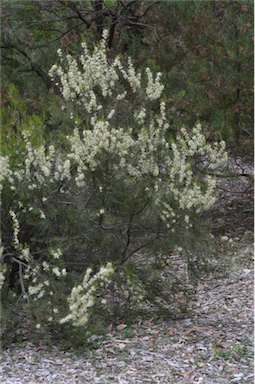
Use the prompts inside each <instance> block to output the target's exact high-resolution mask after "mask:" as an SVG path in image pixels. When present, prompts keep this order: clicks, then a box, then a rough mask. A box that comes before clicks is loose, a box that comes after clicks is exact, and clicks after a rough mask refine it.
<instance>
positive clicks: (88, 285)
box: [0, 35, 226, 329]
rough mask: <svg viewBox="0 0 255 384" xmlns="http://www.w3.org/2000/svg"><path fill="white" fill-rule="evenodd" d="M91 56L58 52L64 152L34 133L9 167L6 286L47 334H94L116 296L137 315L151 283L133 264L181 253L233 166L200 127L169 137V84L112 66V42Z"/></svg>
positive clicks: (8, 157) (5, 167) (5, 165)
mask: <svg viewBox="0 0 255 384" xmlns="http://www.w3.org/2000/svg"><path fill="white" fill-rule="evenodd" d="M82 48H83V54H82V55H81V56H79V57H78V58H74V57H71V56H70V55H65V54H64V53H63V52H62V51H61V50H59V51H58V55H59V63H58V64H55V65H54V66H53V67H52V68H51V70H50V76H51V78H52V80H53V81H54V82H55V84H56V86H58V87H59V88H60V90H61V92H62V95H63V106H62V109H63V110H65V111H68V114H69V117H70V126H74V128H73V131H72V132H71V133H70V134H69V136H67V137H66V142H65V145H64V146H63V147H61V148H62V149H61V148H59V147H58V148H57V147H55V146H54V145H53V143H50V144H49V143H47V145H46V144H45V143H43V144H42V142H41V141H42V140H43V137H41V138H40V140H38V141H36V140H34V139H33V140H32V138H33V137H34V132H33V127H32V126H31V127H30V130H23V131H22V133H21V140H22V145H20V148H19V153H18V156H17V153H13V152H12V151H11V150H10V151H9V152H8V151H7V153H6V154H5V155H4V156H1V158H0V161H1V167H0V168H1V174H0V181H1V190H2V212H3V214H2V217H3V219H4V224H3V228H2V246H1V260H2V272H1V274H0V283H1V286H2V289H3V290H8V289H16V291H17V292H18V293H19V294H20V293H21V295H22V296H23V298H24V299H25V300H26V302H27V304H28V306H29V307H30V308H31V311H32V312H33V313H34V316H35V317H34V318H35V319H36V321H37V322H38V324H37V328H38V329H39V328H40V324H42V323H43V324H47V323H48V324H55V325H56V326H58V327H59V326H60V327H67V326H71V327H72V326H74V327H81V326H82V327H84V326H87V325H88V324H89V322H90V321H91V319H93V314H94V312H95V311H96V310H97V309H98V308H102V307H104V308H107V311H108V312H109V308H110V306H109V300H110V297H111V295H110V294H109V291H110V290H111V289H114V290H115V292H114V294H115V296H116V294H118V291H119V292H120V295H122V297H124V298H126V299H127V300H128V301H129V303H130V305H131V306H134V301H136V300H132V296H133V298H134V297H137V301H138V302H139V301H140V300H142V298H143V297H144V295H145V294H146V293H145V291H144V287H145V286H146V284H145V285H144V287H143V281H144V282H145V278H146V275H145V274H143V276H142V275H141V276H140V275H139V273H136V271H135V269H134V268H132V266H130V264H129V263H131V260H132V259H134V258H136V257H138V256H139V255H141V254H143V255H144V257H148V260H149V256H150V255H151V254H152V253H153V252H155V253H157V255H160V257H162V258H167V256H168V255H169V253H170V251H171V247H174V246H177V245H178V244H181V243H182V242H183V239H184V238H185V236H187V233H189V232H190V231H191V230H192V226H193V225H194V224H195V223H196V220H197V218H198V217H199V215H200V213H201V212H204V211H205V210H208V209H209V208H210V207H211V206H212V204H213V203H214V202H215V199H216V195H215V187H216V178H215V176H214V171H215V170H216V169H217V168H218V167H219V166H220V165H221V163H222V162H224V161H225V160H226V152H225V144H224V142H220V143H217V142H215V143H214V144H208V143H207V142H206V139H205V137H204V135H203V134H202V129H201V126H200V125H199V124H197V125H196V126H195V127H194V128H193V129H191V130H186V129H185V128H182V129H180V131H179V133H178V135H177V136H176V137H175V138H174V137H171V135H170V134H169V124H168V122H167V118H166V102H165V101H164V97H163V90H164V85H163V84H162V82H161V74H160V73H157V74H156V75H153V74H152V72H151V71H150V69H149V68H145V70H144V71H143V72H137V71H136V69H135V68H134V66H133V63H132V60H131V59H128V61H127V63H123V62H122V61H121V60H120V58H118V57H117V58H115V59H114V60H113V59H112V60H109V59H108V57H107V49H106V35H104V38H103V40H102V41H101V43H100V44H99V45H98V46H96V47H95V48H94V50H93V51H90V50H89V49H88V47H87V45H86V43H83V44H82ZM35 129H37V127H36V126H35ZM14 266H16V269H17V273H16V276H17V279H16V280H15V281H13V276H12V272H13V270H12V269H13V267H14ZM148 276H149V275H148ZM149 278H150V277H149ZM151 278H152V277H151ZM117 282H119V284H117ZM116 284H117V285H118V286H116ZM132 284H134V285H135V286H136V287H133V288H132ZM10 286H11V288H10ZM148 286H149V284H148ZM42 303H43V305H42ZM42 308H43V310H42ZM107 311H106V312H107Z"/></svg>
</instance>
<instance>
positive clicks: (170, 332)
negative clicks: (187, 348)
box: [168, 328, 174, 336]
mask: <svg viewBox="0 0 255 384" xmlns="http://www.w3.org/2000/svg"><path fill="white" fill-rule="evenodd" d="M168 333H169V335H170V336H174V329H173V328H169V331H168Z"/></svg>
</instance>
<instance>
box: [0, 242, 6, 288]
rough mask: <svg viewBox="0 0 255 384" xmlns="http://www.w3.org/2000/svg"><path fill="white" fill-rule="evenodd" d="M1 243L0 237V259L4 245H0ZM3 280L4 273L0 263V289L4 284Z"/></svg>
mask: <svg viewBox="0 0 255 384" xmlns="http://www.w3.org/2000/svg"><path fill="white" fill-rule="evenodd" d="M1 243H2V241H1V239H0V260H1V259H2V255H3V252H4V247H3V246H2V245H1ZM4 281H5V275H4V271H3V270H2V268H1V264H0V291H1V289H2V286H3V285H4Z"/></svg>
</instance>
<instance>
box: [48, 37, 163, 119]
mask: <svg viewBox="0 0 255 384" xmlns="http://www.w3.org/2000/svg"><path fill="white" fill-rule="evenodd" d="M106 38H107V31H105V32H104V37H103V39H102V41H101V43H100V44H99V45H98V46H97V47H95V49H94V51H93V52H90V51H89V49H88V47H87V44H86V43H82V48H83V54H82V55H81V56H79V59H75V58H72V57H71V56H70V55H67V56H65V57H64V56H63V53H62V51H61V50H58V55H59V58H60V65H57V64H54V65H53V66H52V68H51V69H50V71H49V74H50V77H51V79H52V81H54V79H55V78H59V79H60V84H61V85H60V88H61V91H62V95H63V97H64V99H65V100H67V101H68V100H72V101H75V102H76V103H77V104H78V105H81V106H82V107H84V108H85V111H86V112H87V113H88V114H91V115H93V117H94V119H95V116H97V114H98V112H99V111H101V110H102V109H103V106H102V104H101V103H100V102H99V98H100V100H101V98H103V99H106V98H109V97H110V98H112V99H113V100H114V101H115V102H118V101H121V100H124V99H126V100H127V98H128V97H130V90H131V91H132V92H133V94H136V93H138V91H140V90H141V89H142V74H141V73H138V72H137V71H136V70H135V68H134V65H133V62H132V60H131V58H128V60H127V65H123V63H122V62H121V60H120V59H119V58H118V57H117V58H115V59H114V60H113V62H112V63H109V60H108V58H107V50H106V47H107V45H106ZM146 74H147V84H146V87H145V93H144V94H143V95H144V96H145V97H146V98H147V100H149V101H154V100H157V99H159V98H160V96H161V94H162V92H163V89H164V85H163V84H162V83H161V77H162V75H161V73H157V74H156V76H155V79H154V78H153V74H152V72H151V71H150V69H149V68H146ZM144 80H145V83H146V79H144ZM56 84H57V85H58V84H59V83H58V82H57V83H56ZM120 84H121V85H122V86H124V84H128V89H127V90H123V91H120V93H119V91H118V90H117V88H118V87H119V85H120ZM114 113H115V110H114V109H112V110H111V112H110V113H107V115H106V116H108V117H107V120H110V118H111V117H112V116H113V115H114ZM143 114H144V112H142V113H141V114H139V119H138V120H139V122H140V124H141V122H142V120H143V119H142V115H143ZM71 118H73V115H72V116H71ZM91 121H93V119H92V120H91Z"/></svg>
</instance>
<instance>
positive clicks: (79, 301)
mask: <svg viewBox="0 0 255 384" xmlns="http://www.w3.org/2000/svg"><path fill="white" fill-rule="evenodd" d="M113 273H114V269H113V266H112V263H107V264H106V266H104V267H100V270H99V271H98V272H97V273H96V274H95V275H94V276H93V277H91V274H92V269H91V268H88V269H87V271H86V274H85V276H84V278H83V282H82V285H79V286H78V287H74V288H73V289H72V292H71V295H70V297H69V299H68V301H69V310H70V313H69V314H68V315H67V316H66V317H65V318H63V319H61V320H60V323H61V324H63V323H67V322H69V321H70V322H71V323H72V324H73V325H74V326H85V325H86V324H87V323H88V321H89V317H90V310H91V308H92V307H93V306H94V304H95V302H96V297H95V293H96V290H97V288H98V287H104V286H105V285H107V284H109V283H110V282H111V278H112V275H113Z"/></svg>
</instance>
